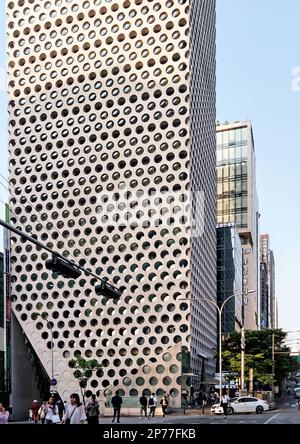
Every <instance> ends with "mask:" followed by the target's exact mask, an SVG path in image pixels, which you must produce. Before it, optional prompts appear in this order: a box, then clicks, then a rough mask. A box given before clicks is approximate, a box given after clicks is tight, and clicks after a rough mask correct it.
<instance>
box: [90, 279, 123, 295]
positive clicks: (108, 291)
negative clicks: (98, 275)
mask: <svg viewBox="0 0 300 444" xmlns="http://www.w3.org/2000/svg"><path fill="white" fill-rule="evenodd" d="M95 291H96V293H97V294H101V295H102V296H105V297H107V298H109V299H119V298H120V297H121V296H122V291H121V290H119V289H118V288H116V287H114V286H113V285H112V284H110V283H109V282H107V281H106V280H104V279H103V280H102V281H101V284H99V285H95Z"/></svg>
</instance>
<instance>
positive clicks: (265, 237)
mask: <svg viewBox="0 0 300 444" xmlns="http://www.w3.org/2000/svg"><path fill="white" fill-rule="evenodd" d="M260 270H261V275H260V279H261V286H260V289H261V297H260V300H261V328H277V327H276V326H277V324H278V322H277V318H278V316H277V303H276V294H275V259H274V253H273V251H272V250H271V249H270V236H269V234H267V233H264V234H261V235H260Z"/></svg>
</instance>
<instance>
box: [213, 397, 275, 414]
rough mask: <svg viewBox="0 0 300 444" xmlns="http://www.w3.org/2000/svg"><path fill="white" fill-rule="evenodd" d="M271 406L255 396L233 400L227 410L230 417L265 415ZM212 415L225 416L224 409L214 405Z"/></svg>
mask: <svg viewBox="0 0 300 444" xmlns="http://www.w3.org/2000/svg"><path fill="white" fill-rule="evenodd" d="M269 408H270V407H269V404H268V402H267V401H264V400H262V399H258V398H254V397H253V396H242V397H240V398H236V399H233V400H232V401H231V402H230V404H229V406H228V409H227V413H228V415H232V414H233V413H252V412H253V413H254V412H256V413H258V414H259V413H263V412H265V411H267V410H269ZM210 411H211V413H215V414H216V415H218V414H220V415H221V414H223V407H221V405H220V404H219V403H218V404H214V405H213V406H212V407H211V410H210Z"/></svg>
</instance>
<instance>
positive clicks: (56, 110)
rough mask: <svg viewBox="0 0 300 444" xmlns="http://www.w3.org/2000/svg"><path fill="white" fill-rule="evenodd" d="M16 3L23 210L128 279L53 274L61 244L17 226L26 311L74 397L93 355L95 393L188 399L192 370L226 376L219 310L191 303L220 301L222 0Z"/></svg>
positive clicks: (89, 261)
mask: <svg viewBox="0 0 300 444" xmlns="http://www.w3.org/2000/svg"><path fill="white" fill-rule="evenodd" d="M7 13H8V53H9V94H10V101H9V114H10V127H9V132H10V137H9V168H10V185H11V201H10V205H11V220H12V222H13V223H14V224H16V225H17V226H18V227H21V228H22V229H24V227H26V230H27V231H28V232H31V233H33V234H35V235H36V236H37V237H38V238H39V239H40V240H42V241H44V242H46V243H47V245H49V246H51V247H52V248H54V249H55V250H57V251H59V252H60V253H61V254H63V255H66V257H68V258H72V257H73V258H75V259H76V260H77V261H80V263H81V264H82V265H85V266H88V267H90V268H92V269H93V270H96V272H97V273H98V274H100V273H101V275H102V276H107V277H108V278H109V279H110V280H111V281H112V282H113V283H114V285H116V286H118V287H121V288H123V289H124V293H123V297H122V298H121V299H120V300H119V301H112V300H106V299H103V298H101V297H99V296H97V295H96V294H95V291H94V285H95V279H93V278H90V277H88V276H82V277H81V278H80V279H78V280H77V281H72V280H69V281H68V280H66V279H64V278H62V277H60V276H57V275H52V274H51V273H50V272H49V270H47V269H46V268H45V260H46V259H47V257H48V254H47V253H46V252H43V251H37V249H36V248H35V247H33V246H32V245H29V244H27V243H25V242H22V240H20V239H17V238H16V237H15V236H12V239H13V246H12V251H11V274H12V300H13V311H14V314H15V316H16V320H15V322H16V323H18V324H20V326H21V329H22V330H23V332H24V333H25V336H26V337H27V340H28V341H29V343H30V344H31V346H32V348H33V350H34V353H36V355H37V356H38V358H39V360H40V362H41V363H42V366H43V367H44V368H45V370H46V372H47V374H48V375H49V376H50V375H51V336H50V330H49V329H48V328H47V323H46V322H44V321H43V320H42V318H41V317H40V316H38V314H42V315H43V314H44V315H46V314H47V315H48V318H47V319H48V321H50V322H51V323H52V325H53V341H54V350H53V352H54V358H55V368H54V376H55V378H56V379H57V380H58V391H59V393H60V395H61V396H62V397H63V398H67V397H68V395H69V394H70V392H73V391H76V390H77V381H76V380H75V379H74V377H73V374H72V369H71V368H70V366H69V361H70V359H72V358H74V357H75V356H82V357H84V358H86V359H92V358H95V359H97V360H98V361H100V362H101V363H102V364H103V368H102V369H101V370H99V371H98V372H97V374H95V375H94V376H93V378H91V380H90V386H89V387H88V389H89V391H90V392H91V391H93V392H97V391H99V390H101V392H103V391H104V394H105V395H106V396H110V395H111V393H112V392H114V391H115V390H116V389H120V390H121V393H122V394H123V395H124V396H125V397H132V398H136V397H137V396H138V395H139V394H140V393H141V391H142V390H144V391H145V390H148V391H149V392H150V391H155V392H156V393H157V394H158V395H161V394H162V393H163V391H164V390H166V391H168V392H170V394H171V398H172V405H174V406H175V405H177V406H179V405H180V404H181V389H182V387H183V386H185V385H186V384H187V383H188V382H189V381H187V376H185V375H184V373H189V375H191V374H193V375H194V385H195V384H196V383H200V379H203V377H205V373H206V375H207V377H208V378H209V377H211V376H212V375H213V372H214V352H213V349H214V348H215V346H216V322H215V310H214V309H213V307H212V306H211V305H210V304H208V303H206V302H203V301H189V300H187V301H185V299H190V298H210V299H213V300H216V279H215V257H216V255H215V248H216V247H215V1H214V0H193V1H192V0H190V1H188V0H176V1H173V0H163V1H162V0H159V1H155V0H125V1H114V0H89V1H83V0H81V1H76V0H48V1H47V0H45V1H43V2H36V1H33V0H22V1H8V2H7ZM191 192H192V193H191ZM191 194H192V195H197V196H199V195H200V196H201V199H200V201H201V202H203V203H204V205H196V204H195V202H199V199H193V198H192V199H191ZM174 202H175V203H176V205H175V203H174ZM189 203H190V204H191V206H192V214H195V215H196V217H195V220H196V221H195V224H196V225H197V226H198V228H199V230H198V231H197V230H196V231H195V230H192V229H191V226H192V221H191V219H190V217H189ZM177 204H178V205H177ZM179 207H180V209H179V210H178V208H179ZM182 207H183V211H182ZM178 211H179V212H180V214H181V213H182V214H181V215H182V217H181V218H178V217H176V215H177V214H178ZM17 328H19V327H17ZM183 355H184V356H185V358H186V357H187V358H188V359H184V365H183V359H182V356H183ZM15 371H17V370H15ZM14 381H15V382H14V384H15V386H14V387H15V394H16V395H15V396H19V398H20V396H22V386H21V385H22V384H23V383H24V381H20V382H18V378H17V375H15V378H14Z"/></svg>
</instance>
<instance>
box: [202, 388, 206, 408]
mask: <svg viewBox="0 0 300 444" xmlns="http://www.w3.org/2000/svg"><path fill="white" fill-rule="evenodd" d="M206 405H207V394H206V392H205V390H203V392H202V413H204V409H205V406H206Z"/></svg>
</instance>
